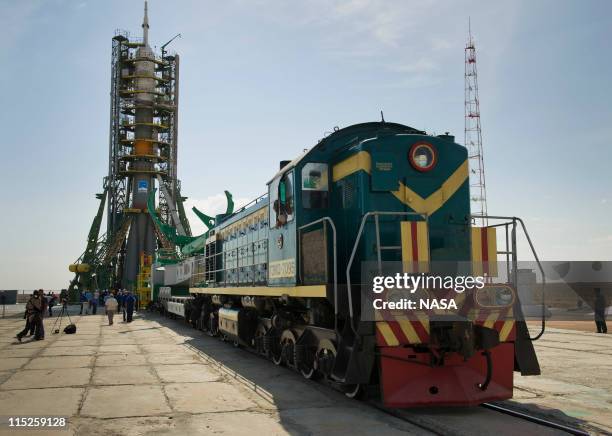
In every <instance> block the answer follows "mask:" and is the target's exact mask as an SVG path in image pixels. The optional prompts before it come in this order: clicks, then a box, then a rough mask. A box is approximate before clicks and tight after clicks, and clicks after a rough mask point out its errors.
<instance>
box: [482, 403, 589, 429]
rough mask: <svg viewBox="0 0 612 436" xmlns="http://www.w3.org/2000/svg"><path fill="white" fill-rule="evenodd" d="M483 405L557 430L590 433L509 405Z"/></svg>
mask: <svg viewBox="0 0 612 436" xmlns="http://www.w3.org/2000/svg"><path fill="white" fill-rule="evenodd" d="M481 407H484V408H485V409H489V410H494V411H496V412H499V413H503V414H505V415H510V416H513V417H515V418H520V419H524V420H526V421H529V422H533V423H535V424H540V425H543V426H545V427H550V428H554V429H555V430H561V431H564V432H567V433H569V434H573V435H579V436H588V435H589V433H588V432H586V431H584V430H581V429H579V428H576V427H570V426H568V425H565V424H561V423H559V422H555V421H550V420H548V419H545V418H539V417H537V416H533V415H528V414H527V413H524V412H519V411H518V410H514V409H509V408H507V407H503V406H499V405H497V404H493V403H483V404H481Z"/></svg>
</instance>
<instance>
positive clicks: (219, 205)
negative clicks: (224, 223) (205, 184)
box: [185, 193, 252, 235]
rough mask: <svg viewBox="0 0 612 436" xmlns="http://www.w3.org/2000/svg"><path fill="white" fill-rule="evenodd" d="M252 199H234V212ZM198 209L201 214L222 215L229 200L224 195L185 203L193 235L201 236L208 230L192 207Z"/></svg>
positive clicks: (189, 199) (192, 199) (195, 199)
mask: <svg viewBox="0 0 612 436" xmlns="http://www.w3.org/2000/svg"><path fill="white" fill-rule="evenodd" d="M251 200H252V199H251V198H243V197H239V198H234V210H238V209H239V208H241V207H242V206H244V205H245V204H247V203H249V202H250V201H251ZM194 206H195V207H197V208H198V210H199V211H200V212H204V213H205V214H206V215H210V216H215V215H217V214H220V213H224V212H225V209H226V207H227V200H226V198H225V194H224V193H219V194H215V195H211V196H208V197H206V198H201V199H198V198H188V199H187V201H186V202H185V209H186V210H187V218H189V224H190V225H191V232H192V234H193V235H200V234H202V233H204V232H205V231H206V230H207V229H206V226H205V225H204V224H203V223H202V221H200V218H198V217H197V216H196V215H195V214H194V213H193V211H192V210H191V208H192V207H194Z"/></svg>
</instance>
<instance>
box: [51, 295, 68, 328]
mask: <svg viewBox="0 0 612 436" xmlns="http://www.w3.org/2000/svg"><path fill="white" fill-rule="evenodd" d="M67 308H68V304H67V303H65V302H64V303H62V311H61V312H60V313H59V315H57V318H55V322H54V323H53V327H51V331H52V332H53V334H54V335H56V334H58V333H59V332H60V329H61V328H62V320H63V319H64V316H67V317H68V323H69V324H72V320H71V319H70V314H69V313H68V309H67ZM58 321H59V326H58V327H57V328H55V326H56V325H57V322H58Z"/></svg>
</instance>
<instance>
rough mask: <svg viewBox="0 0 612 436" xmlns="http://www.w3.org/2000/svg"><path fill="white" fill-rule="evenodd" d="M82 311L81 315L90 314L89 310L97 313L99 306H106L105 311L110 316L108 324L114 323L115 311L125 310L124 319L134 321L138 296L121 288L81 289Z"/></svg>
mask: <svg viewBox="0 0 612 436" xmlns="http://www.w3.org/2000/svg"><path fill="white" fill-rule="evenodd" d="M80 302H81V311H80V312H79V315H82V314H83V308H85V314H86V315H89V311H90V310H91V313H92V314H93V315H95V314H96V313H97V311H98V306H104V310H105V313H106V315H107V317H108V325H113V319H114V316H115V313H117V312H118V311H122V312H123V321H125V322H132V318H133V316H134V309H135V307H136V297H135V296H134V294H132V293H131V292H130V291H127V290H125V289H119V290H116V291H112V290H111V291H108V290H105V291H102V293H100V292H99V291H94V292H90V291H81V293H80Z"/></svg>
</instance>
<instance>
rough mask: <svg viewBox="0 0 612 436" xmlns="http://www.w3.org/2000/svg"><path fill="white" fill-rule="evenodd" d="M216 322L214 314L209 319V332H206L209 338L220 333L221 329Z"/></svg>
mask: <svg viewBox="0 0 612 436" xmlns="http://www.w3.org/2000/svg"><path fill="white" fill-rule="evenodd" d="M215 320H216V318H215V317H214V316H213V315H212V314H211V315H210V316H209V317H208V331H207V332H206V333H207V334H208V336H212V337H215V336H217V334H218V333H219V328H218V326H217V324H216V323H215Z"/></svg>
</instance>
